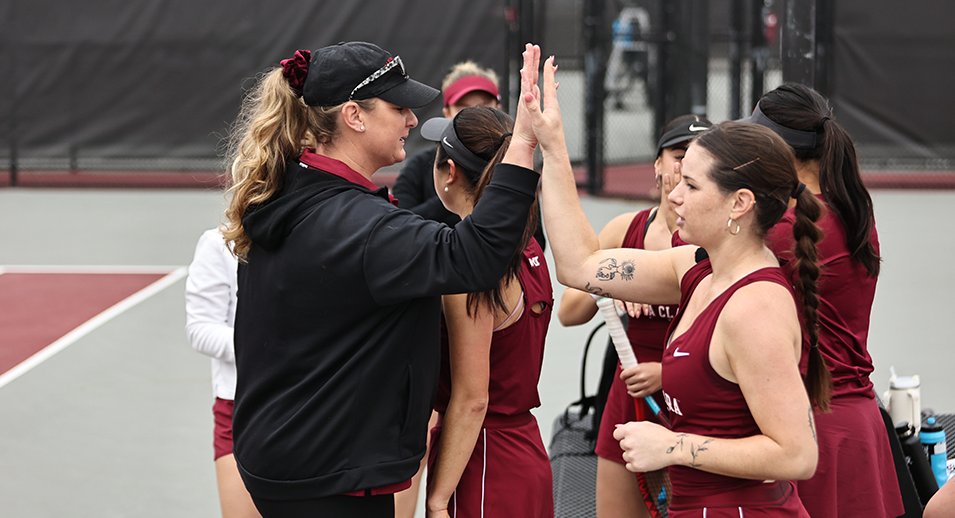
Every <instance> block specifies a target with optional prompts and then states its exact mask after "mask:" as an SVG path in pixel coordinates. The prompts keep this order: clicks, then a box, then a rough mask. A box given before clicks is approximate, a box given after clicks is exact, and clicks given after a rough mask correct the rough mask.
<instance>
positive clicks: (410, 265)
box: [233, 163, 539, 500]
mask: <svg viewBox="0 0 955 518" xmlns="http://www.w3.org/2000/svg"><path fill="white" fill-rule="evenodd" d="M538 179H539V176H538V175H537V174H536V173H534V172H533V171H530V170H527V169H524V168H521V167H518V166H513V165H505V164H501V165H498V166H497V168H496V170H495V173H494V177H493V179H492V181H491V183H490V184H489V185H488V187H487V189H486V190H485V192H484V195H483V196H482V197H481V200H480V201H479V203H478V204H477V206H476V207H475V208H474V212H473V213H472V214H471V216H469V217H467V218H465V219H464V221H462V222H461V223H459V224H458V225H457V226H456V227H455V228H454V229H451V228H449V227H447V226H445V225H444V224H441V223H436V222H432V221H427V220H424V219H422V218H421V217H419V216H417V215H415V214H413V213H411V212H409V211H407V210H402V209H398V208H397V207H394V206H393V205H391V204H390V203H389V202H388V197H387V192H386V190H385V189H381V190H379V191H376V192H372V191H370V190H368V189H366V188H365V187H362V186H359V185H357V184H354V183H351V182H349V181H347V180H345V179H343V178H340V177H338V176H335V175H333V174H330V173H326V172H324V171H318V170H316V169H310V168H307V167H305V166H303V165H301V164H298V163H293V164H291V165H290V166H289V167H288V170H287V172H286V179H285V184H286V185H285V187H284V188H283V189H282V191H281V192H280V193H279V194H278V195H277V196H275V197H274V198H273V199H271V200H269V201H268V202H267V203H265V204H264V205H261V206H258V207H256V208H254V209H253V210H250V211H249V212H248V213H247V215H246V216H245V217H244V218H243V225H244V227H245V231H246V232H247V233H248V235H249V236H250V237H251V239H252V247H251V249H250V251H249V254H248V263H247V264H241V265H240V266H239V292H238V306H237V312H236V320H235V352H236V367H237V369H238V384H237V387H236V395H235V414H234V417H233V427H234V434H235V457H236V461H237V462H238V465H239V471H240V473H241V474H242V478H243V480H244V481H245V484H246V486H247V487H248V489H249V490H250V492H251V493H252V494H253V495H255V496H256V497H260V498H268V499H278V500H285V499H301V498H317V497H322V496H328V495H336V494H342V493H346V492H351V491H356V490H366V489H371V488H378V487H382V486H387V485H391V484H395V483H399V482H402V481H404V480H407V479H409V478H410V477H411V476H412V475H413V474H414V473H415V472H416V471H417V469H418V464H419V461H420V459H421V457H422V455H423V454H424V451H425V434H426V428H427V422H428V418H429V416H430V412H431V405H432V401H433V397H434V393H435V387H436V380H437V375H438V366H439V354H440V353H439V315H440V309H441V299H440V295H441V294H444V293H462V292H470V291H482V290H486V289H489V288H491V287H493V286H495V285H496V284H497V283H498V282H499V281H500V279H501V277H502V276H503V275H504V271H505V268H506V265H507V263H508V261H509V260H510V259H511V257H512V256H513V254H514V253H515V252H516V249H517V247H518V244H519V241H520V238H521V234H522V232H523V229H524V226H525V224H526V222H527V215H528V210H529V208H530V206H531V203H532V202H533V200H534V195H535V192H536V188H537V183H538Z"/></svg>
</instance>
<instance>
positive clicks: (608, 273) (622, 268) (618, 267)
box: [597, 257, 637, 281]
mask: <svg viewBox="0 0 955 518" xmlns="http://www.w3.org/2000/svg"><path fill="white" fill-rule="evenodd" d="M636 271H637V266H636V265H635V264H634V263H633V261H624V262H623V264H619V263H618V262H617V260H616V259H614V258H613V257H609V258H607V259H604V260H603V261H600V267H598V268H597V279H598V280H601V281H609V280H613V279H614V278H616V277H617V275H620V278H621V279H622V280H625V281H632V280H633V274H634V273H636Z"/></svg>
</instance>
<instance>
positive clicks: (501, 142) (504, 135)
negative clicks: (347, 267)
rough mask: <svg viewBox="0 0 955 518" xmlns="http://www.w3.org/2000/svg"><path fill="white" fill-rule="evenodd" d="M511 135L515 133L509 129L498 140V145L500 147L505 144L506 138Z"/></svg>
mask: <svg viewBox="0 0 955 518" xmlns="http://www.w3.org/2000/svg"><path fill="white" fill-rule="evenodd" d="M511 135H513V133H511V132H510V131H508V132H507V133H505V134H503V135H501V140H499V141H498V142H497V147H498V149H500V148H501V146H503V145H504V139H506V138H507V137H510V136H511Z"/></svg>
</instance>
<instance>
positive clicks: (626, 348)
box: [597, 297, 637, 369]
mask: <svg viewBox="0 0 955 518" xmlns="http://www.w3.org/2000/svg"><path fill="white" fill-rule="evenodd" d="M597 307H598V308H599V309H600V314H601V316H603V319H604V322H606V323H607V331H608V332H609V333H610V340H611V341H612V342H613V348H614V349H615V350H616V351H617V357H618V358H620V366H621V367H623V368H624V369H629V368H630V367H633V366H635V365H636V364H637V357H636V356H634V354H633V348H632V347H631V346H630V339H629V338H627V331H626V330H624V328H623V324H622V323H621V322H620V317H619V316H617V308H616V307H614V302H613V299H608V298H604V297H600V298H597Z"/></svg>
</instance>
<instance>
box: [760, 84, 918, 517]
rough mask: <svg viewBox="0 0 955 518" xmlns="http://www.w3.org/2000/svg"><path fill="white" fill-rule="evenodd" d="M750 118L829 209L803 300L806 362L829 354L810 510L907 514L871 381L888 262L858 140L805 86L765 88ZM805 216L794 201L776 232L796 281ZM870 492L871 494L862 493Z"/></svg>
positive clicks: (806, 492)
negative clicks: (871, 347) (828, 395)
mask: <svg viewBox="0 0 955 518" xmlns="http://www.w3.org/2000/svg"><path fill="white" fill-rule="evenodd" d="M749 120H750V121H752V122H755V123H757V124H761V125H763V126H766V127H768V128H770V129H772V130H773V131H774V132H776V133H777V134H779V136H781V137H782V138H783V139H784V140H785V141H786V143H787V144H789V145H790V147H792V149H793V152H794V155H795V162H794V164H793V165H794V166H795V168H796V172H797V174H798V175H799V180H800V181H801V182H802V183H804V184H805V185H806V186H807V187H806V189H805V190H804V192H803V193H801V197H811V198H815V199H817V200H818V201H819V202H821V203H822V204H823V206H824V208H825V210H824V211H823V214H822V216H821V218H820V219H819V226H820V227H821V228H822V231H823V239H822V241H820V243H819V245H818V246H819V257H818V262H819V265H820V267H821V270H820V271H819V272H818V273H816V274H815V275H817V276H818V277H819V282H818V285H819V289H818V292H815V293H814V294H813V295H812V296H811V297H807V298H806V300H805V302H806V305H807V306H812V307H814V308H816V309H817V312H818V315H817V316H816V318H815V321H816V322H817V324H816V325H810V326H807V327H806V335H805V337H804V340H803V358H805V359H806V360H804V361H803V362H802V363H801V366H802V368H803V372H807V370H809V371H811V369H812V368H813V367H814V366H815V365H817V363H816V362H818V361H820V359H824V362H825V364H826V366H827V369H828V371H829V373H830V375H831V378H832V402H831V404H830V405H829V411H828V412H826V411H825V407H820V408H819V409H818V410H817V412H816V416H815V418H816V421H817V424H818V426H819V469H818V470H817V471H816V475H815V476H814V477H813V478H811V479H809V480H805V481H802V482H800V483H799V484H798V486H799V496H800V498H801V499H802V501H803V503H804V504H805V506H806V509H807V510H808V511H809V513H810V514H811V515H812V516H875V517H893V516H899V515H901V514H902V513H903V507H902V500H901V497H900V494H899V487H898V480H897V478H896V476H895V471H894V470H893V460H892V454H891V450H890V449H889V441H888V437H887V434H886V429H885V425H884V424H883V421H882V418H881V415H880V412H879V407H878V404H877V403H876V400H875V392H874V391H873V390H872V382H871V381H870V380H869V375H870V374H871V373H872V371H873V370H874V367H873V365H872V358H871V357H870V356H869V352H868V347H867V339H868V335H869V315H870V313H871V310H872V302H873V300H874V298H875V288H876V282H877V280H878V275H879V263H880V261H881V258H880V257H879V236H878V232H877V231H876V227H875V217H874V216H873V210H872V199H871V197H870V196H869V193H868V192H867V191H866V189H865V186H864V185H863V184H862V178H861V176H860V175H859V164H858V160H857V158H856V151H855V147H854V146H853V144H852V139H851V138H850V137H849V134H848V133H847V132H846V130H845V129H844V128H843V127H842V126H841V125H840V124H839V122H838V121H837V120H836V117H835V115H834V113H833V111H832V107H831V106H830V105H829V101H828V100H827V99H826V98H825V97H823V96H822V95H820V94H819V93H818V92H816V91H815V90H813V89H811V88H809V87H807V86H803V85H799V84H784V85H782V86H780V87H779V88H777V89H775V90H773V91H771V92H769V93H767V94H765V95H764V96H763V97H762V99H760V101H759V103H758V104H757V106H756V109H755V110H754V111H753V115H752V116H751V117H750V119H749ZM800 221H801V216H800V209H799V207H798V206H797V207H794V208H791V209H790V210H789V211H788V212H787V213H786V214H785V215H784V216H783V219H782V220H781V221H780V223H779V224H778V225H776V227H774V228H773V229H772V230H771V231H770V232H769V238H768V243H769V247H770V249H772V250H773V251H774V252H776V255H777V256H779V257H780V259H781V260H782V261H792V260H794V259H795V260H797V262H795V263H793V265H797V266H796V267H794V268H793V269H792V277H793V279H794V283H795V284H797V285H798V284H800V282H801V280H802V279H804V278H805V275H806V273H805V272H803V268H802V267H801V263H800V262H798V256H799V250H800V248H801V246H802V243H801V242H799V241H795V242H794V240H793V237H792V236H793V230H792V229H793V228H796V227H799V226H800ZM807 322H808V320H807ZM807 363H808V365H807ZM807 382H808V383H809V384H810V386H811V384H812V383H813V381H812V380H811V379H810V380H807ZM863 492H864V494H866V495H868V496H867V497H866V498H859V497H858V495H859V494H862V493H863Z"/></svg>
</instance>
